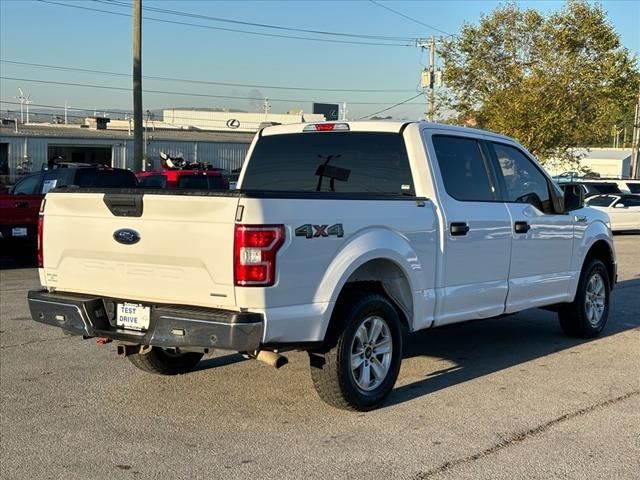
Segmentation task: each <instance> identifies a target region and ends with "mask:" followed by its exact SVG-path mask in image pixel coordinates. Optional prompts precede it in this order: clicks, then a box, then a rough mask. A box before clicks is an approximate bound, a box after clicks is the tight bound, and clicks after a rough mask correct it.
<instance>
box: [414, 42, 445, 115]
mask: <svg viewBox="0 0 640 480" xmlns="http://www.w3.org/2000/svg"><path fill="white" fill-rule="evenodd" d="M436 41H437V39H436V37H434V36H433V35H432V36H431V37H429V40H428V41H427V42H425V41H421V40H419V41H418V43H417V45H418V47H420V48H422V50H424V49H425V48H428V49H429V65H428V67H427V68H425V69H423V70H422V77H421V85H422V89H423V90H426V92H427V100H428V104H427V112H426V113H427V120H429V121H430V122H433V120H434V117H435V113H436V92H435V87H439V86H440V85H441V83H442V81H441V78H442V77H441V75H442V72H441V71H440V70H439V69H436Z"/></svg>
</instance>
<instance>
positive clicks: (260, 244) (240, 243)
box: [233, 225, 284, 287]
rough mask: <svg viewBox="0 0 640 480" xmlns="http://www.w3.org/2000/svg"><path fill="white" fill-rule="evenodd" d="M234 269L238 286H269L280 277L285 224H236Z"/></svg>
mask: <svg viewBox="0 0 640 480" xmlns="http://www.w3.org/2000/svg"><path fill="white" fill-rule="evenodd" d="M234 240H235V241H234V247H233V257H234V258H233V273H234V278H235V285H236V286H238V287H269V286H271V285H273V284H274V282H275V279H276V253H278V250H279V249H280V247H281V246H282V244H283V243H284V226H283V225H236V231H235V238H234Z"/></svg>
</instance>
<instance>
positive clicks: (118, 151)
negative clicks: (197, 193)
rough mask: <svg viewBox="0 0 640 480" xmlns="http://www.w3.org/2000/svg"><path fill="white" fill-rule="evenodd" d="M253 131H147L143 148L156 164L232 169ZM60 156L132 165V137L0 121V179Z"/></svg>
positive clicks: (113, 132)
mask: <svg viewBox="0 0 640 480" xmlns="http://www.w3.org/2000/svg"><path fill="white" fill-rule="evenodd" d="M252 139H253V134H251V133H243V132H229V133H223V132H211V131H209V132H207V131H191V130H189V131H182V130H161V129H152V128H148V129H146V131H145V144H144V150H145V152H146V155H147V158H148V159H149V160H150V161H151V162H152V163H154V164H156V163H157V162H158V161H159V160H158V159H159V156H160V152H161V151H162V152H165V153H168V154H169V155H171V156H182V157H183V158H185V159H186V160H189V161H201V162H209V164H211V165H212V166H214V167H220V168H226V169H228V170H233V169H235V168H239V167H240V166H241V165H242V162H243V161H244V158H245V156H246V153H247V151H248V149H249V144H250V142H251V140H252ZM55 156H62V157H63V158H64V160H65V161H69V162H82V163H99V164H104V165H110V166H112V167H115V168H129V169H133V168H134V161H133V135H132V133H130V132H128V131H127V130H111V129H109V128H107V129H95V128H94V129H92V128H88V127H86V126H84V127H81V126H79V125H47V124H44V125H17V127H16V126H15V125H2V126H1V127H0V177H2V178H1V179H0V180H2V183H5V184H8V183H13V182H14V181H15V179H16V178H17V177H19V176H21V175H24V174H25V173H29V172H33V171H37V170H40V169H42V168H43V167H44V166H46V165H47V162H48V161H49V160H50V159H51V158H53V157H55Z"/></svg>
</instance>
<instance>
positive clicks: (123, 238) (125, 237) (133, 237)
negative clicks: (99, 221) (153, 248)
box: [113, 228, 140, 245]
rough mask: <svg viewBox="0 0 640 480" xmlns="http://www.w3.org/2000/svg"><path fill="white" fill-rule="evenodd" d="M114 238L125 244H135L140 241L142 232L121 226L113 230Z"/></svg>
mask: <svg viewBox="0 0 640 480" xmlns="http://www.w3.org/2000/svg"><path fill="white" fill-rule="evenodd" d="M113 239H114V240H115V241H116V242H118V243H122V244H123V245H133V244H134V243H138V242H139V241H140V234H139V233H138V232H136V231H135V230H131V229H130V228H121V229H120V230H116V231H115V232H113Z"/></svg>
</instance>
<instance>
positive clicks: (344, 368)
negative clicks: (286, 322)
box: [309, 293, 402, 411]
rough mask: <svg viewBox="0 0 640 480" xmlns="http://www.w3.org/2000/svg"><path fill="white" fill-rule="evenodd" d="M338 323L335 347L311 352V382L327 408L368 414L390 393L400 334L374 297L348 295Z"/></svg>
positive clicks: (386, 307) (392, 315)
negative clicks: (340, 327)
mask: <svg viewBox="0 0 640 480" xmlns="http://www.w3.org/2000/svg"><path fill="white" fill-rule="evenodd" d="M336 315H341V316H342V318H339V319H336V320H343V321H342V323H341V324H342V326H343V330H342V332H339V333H338V335H337V341H335V342H334V344H333V345H334V346H333V347H332V348H329V349H328V350H327V351H323V352H310V353H309V356H310V368H311V379H312V380H313V385H314V387H315V389H316V391H317V392H318V395H319V396H320V398H321V399H322V400H324V401H325V402H326V403H328V404H329V405H332V406H334V407H337V408H342V409H346V410H361V411H366V410H371V409H373V408H375V407H376V406H377V405H378V404H380V403H381V402H382V401H383V400H384V399H385V397H386V396H387V395H389V393H390V392H391V390H392V389H393V385H394V384H395V382H396V379H397V378H398V372H399V371H400V363H401V361H402V332H401V329H400V320H399V318H398V314H397V312H396V310H395V308H394V307H393V305H392V304H391V303H390V302H389V300H387V299H386V298H385V297H384V296H382V295H379V294H377V293H371V294H356V295H350V296H349V298H347V299H344V300H343V301H342V303H341V306H340V307H338V309H337V310H336Z"/></svg>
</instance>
